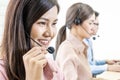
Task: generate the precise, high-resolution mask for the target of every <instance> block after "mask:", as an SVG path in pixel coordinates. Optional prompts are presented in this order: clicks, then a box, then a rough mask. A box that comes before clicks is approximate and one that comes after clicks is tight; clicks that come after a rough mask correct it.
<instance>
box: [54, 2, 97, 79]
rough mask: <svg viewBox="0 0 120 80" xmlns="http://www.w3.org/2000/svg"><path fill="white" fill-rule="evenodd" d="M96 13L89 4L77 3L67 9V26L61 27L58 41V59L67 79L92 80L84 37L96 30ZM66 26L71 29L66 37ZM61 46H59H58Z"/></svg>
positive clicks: (89, 35)
mask: <svg viewBox="0 0 120 80" xmlns="http://www.w3.org/2000/svg"><path fill="white" fill-rule="evenodd" d="M94 21H95V13H94V10H93V9H92V8H91V7H90V6H89V5H87V4H84V3H75V4H73V5H72V6H71V7H70V8H69V9H68V11H67V15H66V23H65V26H63V27H61V29H60V30H59V33H58V36H57V42H56V52H57V54H56V61H57V63H58V65H59V67H60V68H61V70H62V71H63V74H64V76H65V80H91V78H92V74H91V71H90V68H89V64H88V61H87V46H86V45H85V43H84V42H83V39H84V38H90V37H91V36H92V33H93V32H94ZM66 28H68V29H70V33H69V36H68V37H67V38H66ZM58 47H59V48H58Z"/></svg>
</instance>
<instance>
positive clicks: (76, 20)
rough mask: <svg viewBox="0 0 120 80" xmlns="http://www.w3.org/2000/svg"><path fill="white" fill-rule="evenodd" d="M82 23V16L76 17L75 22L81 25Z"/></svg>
mask: <svg viewBox="0 0 120 80" xmlns="http://www.w3.org/2000/svg"><path fill="white" fill-rule="evenodd" d="M80 23H81V20H80V18H78V17H76V18H75V20H74V24H76V25H80Z"/></svg>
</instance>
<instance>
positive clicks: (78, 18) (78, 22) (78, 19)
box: [74, 9, 81, 25]
mask: <svg viewBox="0 0 120 80" xmlns="http://www.w3.org/2000/svg"><path fill="white" fill-rule="evenodd" d="M79 13H80V9H78V11H77V16H76V18H75V19H74V24H76V25H80V24H81V19H80V17H79Z"/></svg>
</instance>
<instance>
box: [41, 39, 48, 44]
mask: <svg viewBox="0 0 120 80" xmlns="http://www.w3.org/2000/svg"><path fill="white" fill-rule="evenodd" d="M40 43H42V44H44V45H45V44H48V43H49V41H42V40H41V41H40Z"/></svg>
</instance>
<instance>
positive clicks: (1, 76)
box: [0, 59, 8, 80]
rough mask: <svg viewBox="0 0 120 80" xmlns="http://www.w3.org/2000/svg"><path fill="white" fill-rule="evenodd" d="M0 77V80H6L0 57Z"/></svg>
mask: <svg viewBox="0 0 120 80" xmlns="http://www.w3.org/2000/svg"><path fill="white" fill-rule="evenodd" d="M0 79H1V80H8V79H7V77H6V72H5V67H4V61H3V60H2V59H0Z"/></svg>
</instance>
